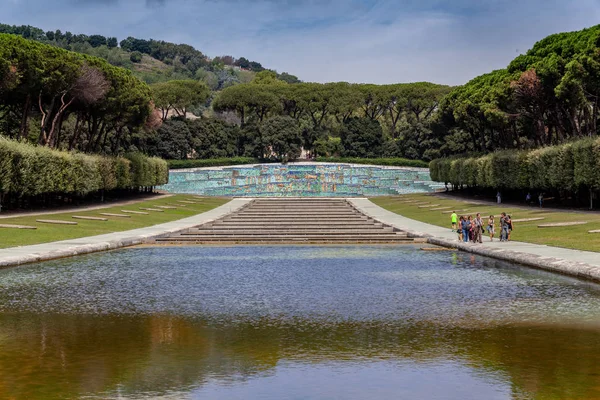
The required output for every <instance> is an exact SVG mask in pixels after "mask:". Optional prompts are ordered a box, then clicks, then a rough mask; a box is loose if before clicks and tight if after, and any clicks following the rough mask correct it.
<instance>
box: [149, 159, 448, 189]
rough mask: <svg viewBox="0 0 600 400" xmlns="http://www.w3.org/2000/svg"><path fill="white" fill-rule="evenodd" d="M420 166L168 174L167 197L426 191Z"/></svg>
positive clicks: (429, 185)
mask: <svg viewBox="0 0 600 400" xmlns="http://www.w3.org/2000/svg"><path fill="white" fill-rule="evenodd" d="M437 188H440V184H439V183H435V182H432V181H431V178H430V176H429V170H428V169H426V168H403V167H402V168H401V167H376V166H364V165H351V164H319V163H301V164H286V165H282V164H260V165H254V166H236V167H215V168H196V169H186V170H171V172H170V173H169V183H168V184H167V185H163V186H161V187H160V189H161V190H165V191H168V192H172V193H193V194H199V195H205V196H236V197H244V196H251V197H263V196H269V197H286V196H291V197H359V196H384V195H393V194H405V193H425V192H432V191H434V190H435V189H437Z"/></svg>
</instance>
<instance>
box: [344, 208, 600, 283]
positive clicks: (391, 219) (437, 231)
mask: <svg viewBox="0 0 600 400" xmlns="http://www.w3.org/2000/svg"><path fill="white" fill-rule="evenodd" d="M348 201H349V202H350V203H351V204H352V205H353V206H354V207H355V208H356V209H357V210H359V211H360V212H362V213H364V214H366V215H368V216H370V217H371V218H373V219H375V220H377V221H379V222H382V223H385V224H388V225H391V226H393V227H395V228H398V229H400V230H402V231H405V232H407V233H408V234H409V236H411V235H412V236H414V237H424V238H427V241H428V242H429V243H431V244H436V245H439V246H444V247H451V248H457V249H460V250H463V251H466V252H470V253H474V254H478V255H482V256H487V257H493V258H497V259H501V260H505V261H510V262H516V263H519V264H523V265H527V266H530V267H535V268H541V269H545V270H550V271H554V272H559V273H562V274H565V275H571V276H576V277H580V278H585V279H590V280H594V281H597V282H600V253H597V252H593V251H581V250H572V249H564V248H560V247H552V246H545V245H540V244H533V243H524V242H514V241H510V242H500V241H499V240H496V241H493V242H488V241H484V243H482V244H475V243H465V242H459V241H458V237H457V234H456V232H455V231H453V230H452V229H450V227H448V228H442V227H439V226H435V225H431V224H427V223H425V222H420V221H415V220H414V219H410V218H406V217H404V216H402V215H399V214H396V213H393V212H391V211H388V210H386V209H384V208H382V207H379V206H378V205H376V204H374V203H372V202H371V201H370V200H369V199H365V198H352V199H348ZM484 240H485V239H484Z"/></svg>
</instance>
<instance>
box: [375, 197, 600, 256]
mask: <svg viewBox="0 0 600 400" xmlns="http://www.w3.org/2000/svg"><path fill="white" fill-rule="evenodd" d="M407 199H411V200H418V202H417V203H426V202H427V203H430V204H439V206H437V207H451V208H448V209H447V210H441V211H440V210H437V211H431V210H429V209H428V208H419V205H421V204H415V203H405V202H404V200H407ZM370 200H371V201H372V202H373V203H375V204H377V205H378V206H380V207H383V208H385V209H387V210H389V211H392V212H395V213H396V214H401V215H403V216H405V217H407V218H411V219H414V220H417V221H421V222H427V223H429V224H432V225H438V226H443V227H448V228H450V214H446V213H444V211H452V210H453V209H455V210H457V211H458V210H467V211H466V212H457V214H458V215H459V216H460V215H473V217H475V214H476V213H477V212H481V217H482V218H483V220H484V222H485V223H486V224H487V218H488V217H489V216H490V215H494V216H495V217H496V237H499V235H500V224H499V216H500V213H501V212H506V213H507V214H509V215H510V216H511V217H512V219H513V220H515V219H524V218H540V217H544V219H543V220H540V221H531V222H515V223H514V231H513V232H512V234H511V240H516V241H520V242H528V243H536V244H545V245H548V246H556V247H565V248H569V249H577V250H588V251H598V252H600V233H588V231H591V230H597V229H600V214H598V213H585V212H567V211H565V212H561V211H556V212H547V211H545V210H544V209H540V208H536V207H529V208H527V207H517V206H511V205H507V206H503V205H501V206H497V205H495V204H494V205H491V204H490V205H488V204H485V205H481V204H477V202H476V201H472V202H469V201H468V200H459V199H448V198H446V197H441V196H436V195H432V194H413V195H403V196H392V197H375V198H371V199H370ZM437 207H433V208H437ZM575 221H588V223H587V224H585V225H575V226H565V227H555V228H538V227H537V226H538V225H539V224H546V223H553V222H575ZM486 233H487V232H486Z"/></svg>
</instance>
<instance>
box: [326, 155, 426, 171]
mask: <svg viewBox="0 0 600 400" xmlns="http://www.w3.org/2000/svg"><path fill="white" fill-rule="evenodd" d="M315 161H317V162H332V163H348V164H367V165H385V166H393V167H416V168H427V167H428V164H427V163H426V162H425V161H421V160H409V159H407V158H355V157H317V159H316V160H315Z"/></svg>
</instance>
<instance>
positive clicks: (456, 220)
mask: <svg viewBox="0 0 600 400" xmlns="http://www.w3.org/2000/svg"><path fill="white" fill-rule="evenodd" d="M450 220H451V221H452V230H456V224H457V223H458V215H456V211H452V215H451V216H450Z"/></svg>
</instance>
